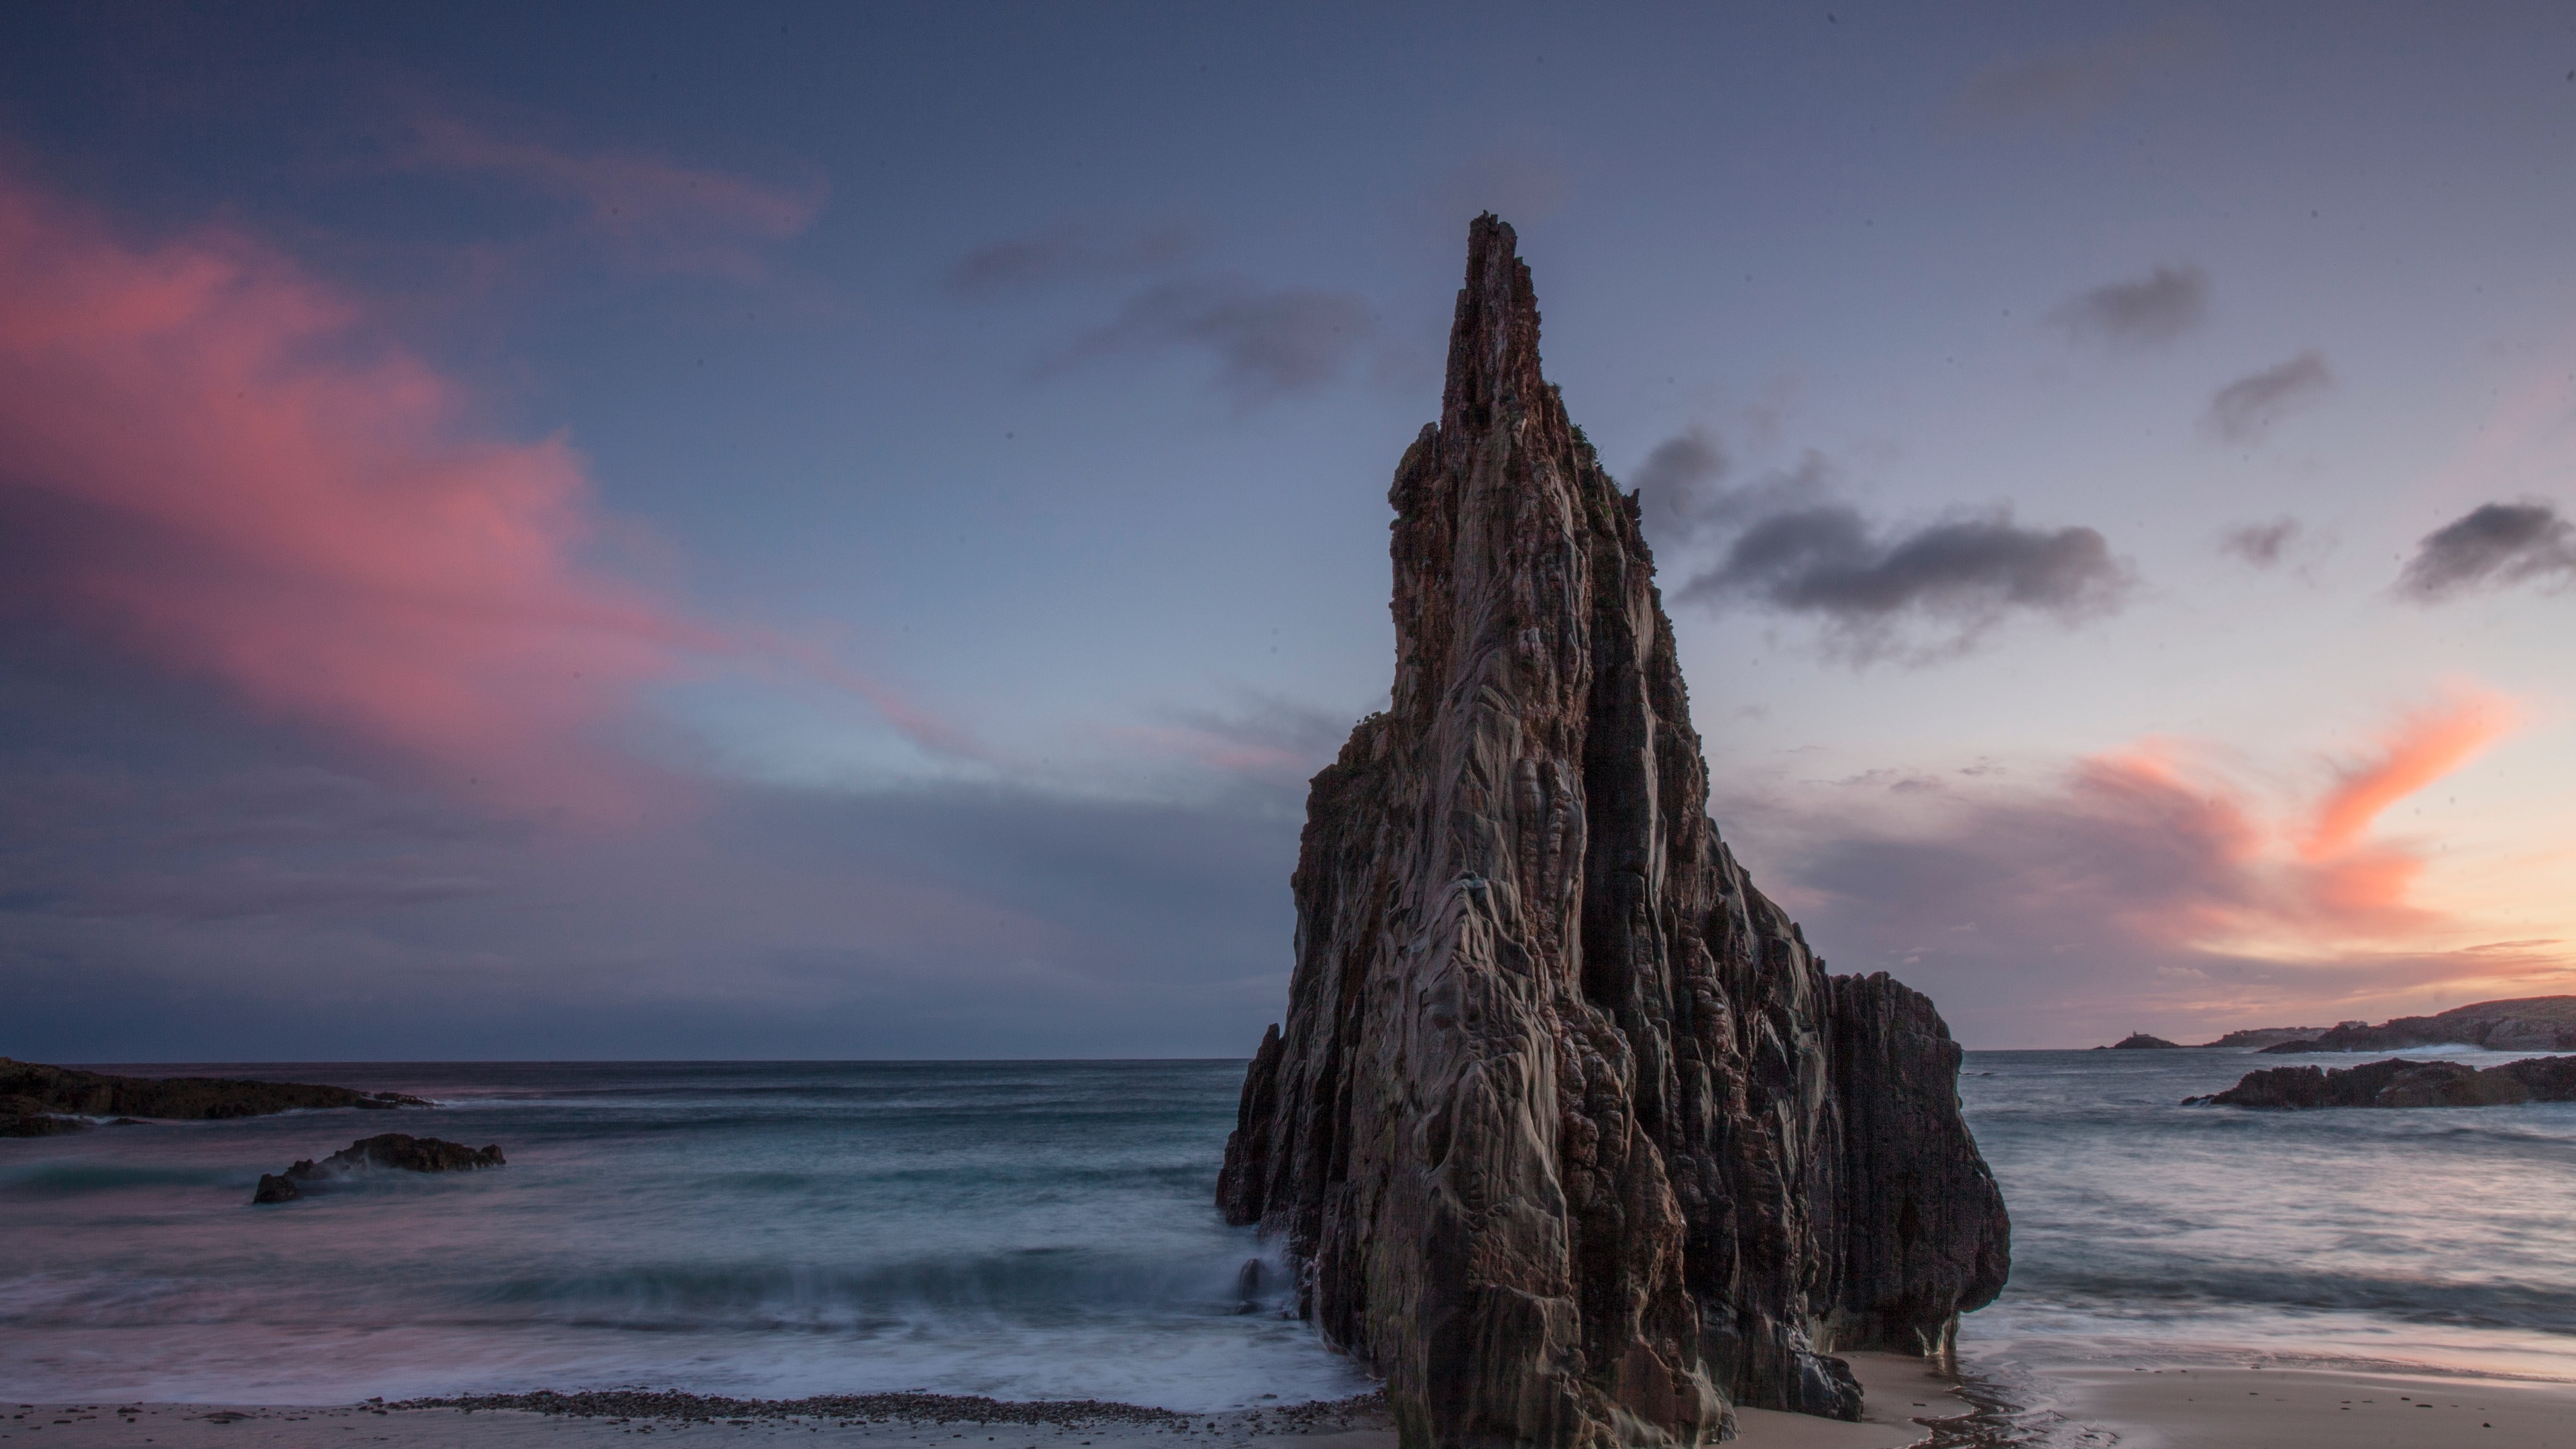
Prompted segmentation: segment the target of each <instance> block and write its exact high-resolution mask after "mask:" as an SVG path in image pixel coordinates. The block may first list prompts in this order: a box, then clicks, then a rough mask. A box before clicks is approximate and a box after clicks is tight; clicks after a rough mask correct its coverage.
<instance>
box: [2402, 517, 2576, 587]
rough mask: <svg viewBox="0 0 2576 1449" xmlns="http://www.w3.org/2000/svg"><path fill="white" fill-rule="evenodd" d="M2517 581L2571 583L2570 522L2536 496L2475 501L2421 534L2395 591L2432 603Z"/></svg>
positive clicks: (2575, 562) (2575, 542)
mask: <svg viewBox="0 0 2576 1449" xmlns="http://www.w3.org/2000/svg"><path fill="white" fill-rule="evenodd" d="M2521 583H2537V584H2540V585H2542V586H2543V587H2546V588H2552V589H2563V588H2566V587H2568V586H2569V585H2571V584H2576V524H2570V523H2569V522H2568V521H2567V519H2566V518H2564V517H2562V516H2561V515H2560V514H2559V512H2558V509H2557V507H2556V506H2555V505H2553V504H2550V503H2547V502H2544V501H2542V500H2539V499H2526V500H2524V501H2523V502H2520V503H2481V504H2479V505H2478V506H2477V507H2475V508H2473V509H2471V510H2469V511H2468V512H2467V513H2464V514H2462V515H2461V516H2459V517H2458V518H2455V519H2453V520H2451V521H2450V522H2449V523H2446V524H2444V525H2442V526H2441V527H2440V528H2437V529H2435V530H2433V531H2432V532H2431V533H2428V534H2426V535H2424V537H2423V539H2422V540H2421V541H2420V542H2418V543H2417V544H2416V546H2415V556H2414V557H2413V558H2411V559H2409V560H2407V561H2406V569H2405V571H2404V572H2403V573H2401V574H2400V575H2399V576H2398V579H2397V592H2398V594H2399V595H2400V596H2401V597H2403V598H2407V599H2411V600H2413V601H2414V602H2416V603H2419V604H2436V603H2440V602H2442V601H2444V600H2446V599H2451V598H2455V597H2457V596H2458V595H2460V594H2464V593H2469V592H2472V591H2474V590H2478V589H2491V588H2504V587H2507V586H2510V585H2513V584H2521Z"/></svg>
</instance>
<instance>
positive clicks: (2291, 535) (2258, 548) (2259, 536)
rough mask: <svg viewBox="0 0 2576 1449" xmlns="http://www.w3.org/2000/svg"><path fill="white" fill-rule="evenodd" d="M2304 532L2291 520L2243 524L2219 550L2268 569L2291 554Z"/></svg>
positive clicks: (2221, 541) (2228, 535) (2223, 540)
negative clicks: (2293, 546)
mask: <svg viewBox="0 0 2576 1449" xmlns="http://www.w3.org/2000/svg"><path fill="white" fill-rule="evenodd" d="M2303 531H2304V530H2303V529H2301V527H2300V526H2299V521H2298V520H2297V519H2295V518H2287V517H2283V518H2275V519H2272V520H2271V521H2269V522H2266V523H2247V524H2241V525H2239V526H2237V527H2235V528H2231V529H2229V530H2227V532H2226V533H2225V534H2224V535H2222V536H2221V537H2220V538H2219V541H2218V551H2219V552H2221V553H2223V554H2226V555H2228V556H2229V557H2231V558H2240V559H2243V560H2244V561H2245V562H2247V563H2249V564H2252V565H2253V566H2254V567H2256V568H2258V569H2268V568H2270V567H2272V566H2273V565H2275V564H2277V563H2279V562H2280V561H2281V560H2282V559H2283V558H2284V557H2286V556H2287V555H2288V553H2289V551H2290V548H2291V546H2292V545H2294V544H2295V543H2297V542H2298V540H2299V536H2300V534H2301V533H2302V532H2303Z"/></svg>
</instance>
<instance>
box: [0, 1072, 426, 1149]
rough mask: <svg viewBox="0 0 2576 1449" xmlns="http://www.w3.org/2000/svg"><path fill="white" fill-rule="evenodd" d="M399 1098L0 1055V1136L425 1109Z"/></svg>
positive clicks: (421, 1102) (417, 1101)
mask: <svg viewBox="0 0 2576 1449" xmlns="http://www.w3.org/2000/svg"><path fill="white" fill-rule="evenodd" d="M428 1105H429V1103H428V1102H427V1101H425V1100H424V1099H422V1098H419V1097H410V1096H405V1095H403V1094H402V1093H400V1092H360V1091H353V1090H351V1089H350V1088H347V1087H324V1086H316V1085H314V1084H312V1083H309V1082H257V1081H251V1080H248V1079H246V1078H239V1077H118V1076H110V1075H109V1074H107V1073H105V1072H84V1071H79V1070H76V1069H74V1068H71V1067H49V1066H45V1065H43V1064H42V1063H38V1062H21V1061H13V1060H11V1059H10V1058H8V1057H0V1136H10V1137H29V1136H39V1135H43V1134H45V1133H49V1132H70V1131H78V1130H79V1129H81V1128H84V1127H87V1126H89V1125H91V1122H90V1119H92V1118H107V1117H157V1118H163V1119H168V1120H176V1121H188V1122H200V1121H212V1120H223V1119H228V1118H234V1117H264V1116H267V1115H269V1114H270V1113H273V1112H292V1111H298V1110H313V1109H316V1108H325V1107H363V1108H369V1109H379V1110H380V1109H386V1108H393V1107H426V1106H428Z"/></svg>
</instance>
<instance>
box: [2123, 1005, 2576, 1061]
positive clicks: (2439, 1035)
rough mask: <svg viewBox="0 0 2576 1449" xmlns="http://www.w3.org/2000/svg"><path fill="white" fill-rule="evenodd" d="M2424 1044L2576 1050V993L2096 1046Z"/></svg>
mask: <svg viewBox="0 0 2576 1449" xmlns="http://www.w3.org/2000/svg"><path fill="white" fill-rule="evenodd" d="M2419 1046H2462V1047H2482V1048H2484V1049H2485V1050H2488V1051H2499V1052H2534V1051H2539V1052H2546V1051H2561V1052H2564V1051H2576V996H2525V997H2519V998H2517V999H2515V1000H2512V1001H2480V1002H2475V1003H2473V1004H2471V1005H2468V1006H2455V1007H2453V1008H2451V1009H2450V1010H2449V1011H2445V1012H2443V1013H2441V1014H2440V1015H2438V1016H2401V1017H2397V1018H2395V1019H2394V1020H2391V1021H2383V1022H2381V1023H2380V1024H2379V1025H2377V1026H2372V1025H2371V1024H2370V1023H2369V1022H2366V1021H2347V1022H2344V1023H2342V1024H2340V1025H2338V1026H2262V1027H2255V1028H2253V1029H2252V1030H2249V1031H2231V1032H2229V1033H2228V1034H2227V1035H2225V1036H2222V1037H2220V1038H2219V1039H2218V1040H2216V1041H2205V1042H2200V1043H2197V1044H2194V1045H2188V1046H2187V1045H2185V1044H2184V1043H2181V1042H2173V1041H2167V1040H2165V1039H2164V1038H2163V1037H2160V1036H2149V1035H2147V1034H2146V1033H2145V1032H2136V1033H2132V1034H2131V1035H2130V1036H2129V1037H2127V1038H2126V1039H2125V1040H2122V1041H2117V1042H2113V1043H2112V1044H2111V1045H2110V1046H2109V1047H2095V1048H2094V1050H2095V1051H2112V1050H2129V1051H2136V1050H2141V1049H2159V1050H2169V1051H2205V1050H2209V1049H2211V1048H2215V1047H2235V1048H2237V1049H2240V1050H2242V1049H2246V1048H2252V1049H2254V1050H2257V1051H2265V1052H2277V1053H2281V1054H2284V1055H2290V1054H2295V1053H2299V1052H2388V1051H2402V1050H2404V1049H2405V1048H2407V1047H2419Z"/></svg>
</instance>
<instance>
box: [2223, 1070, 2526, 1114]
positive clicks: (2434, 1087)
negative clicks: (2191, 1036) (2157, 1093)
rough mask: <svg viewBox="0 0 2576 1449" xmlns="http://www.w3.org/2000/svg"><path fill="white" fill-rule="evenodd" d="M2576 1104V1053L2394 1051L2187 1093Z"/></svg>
mask: <svg viewBox="0 0 2576 1449" xmlns="http://www.w3.org/2000/svg"><path fill="white" fill-rule="evenodd" d="M2517 1102H2576V1057H2531V1058H2528V1059H2526V1060H2523V1061H2518V1062H2506V1063H2505V1064H2504V1065H2502V1066H2496V1067H2486V1068H2483V1069H2481V1068H2478V1067H2472V1066H2467V1065H2464V1064H2462V1063H2460V1062H2415V1061H2407V1060H2406V1059H2404V1058H2402V1057H2392V1058H2390V1059H2389V1060H2387V1061H2384V1062H2370V1063H2368V1064H2366V1065H2363V1066H2358V1067H2338V1068H2335V1069H2333V1070H2331V1071H2329V1070H2327V1069H2325V1068H2322V1067H2267V1068H2265V1069H2264V1070H2262V1071H2259V1072H2247V1073H2246V1074H2245V1078H2244V1080H2242V1081H2240V1082H2238V1083H2237V1084H2236V1085H2235V1086H2233V1087H2230V1088H2228V1089H2227V1090H2226V1091H2224V1092H2213V1093H2211V1094H2210V1095H2208V1096H2205V1097H2185V1098H2183V1105H2184V1106H2186V1107H2196V1106H2201V1105H2203V1104H2206V1105H2209V1106H2214V1107H2271V1108H2291V1109H2297V1108H2309V1107H2508V1106H2511V1105H2513V1104H2514V1103H2517Z"/></svg>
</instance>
